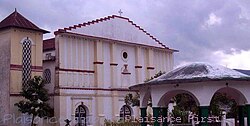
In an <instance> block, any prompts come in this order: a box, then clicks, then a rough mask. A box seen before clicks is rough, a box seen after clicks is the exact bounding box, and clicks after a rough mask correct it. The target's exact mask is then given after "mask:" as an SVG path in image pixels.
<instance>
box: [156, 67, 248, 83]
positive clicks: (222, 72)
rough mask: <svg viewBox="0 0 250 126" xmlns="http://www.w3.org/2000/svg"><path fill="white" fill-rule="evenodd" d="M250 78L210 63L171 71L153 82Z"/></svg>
mask: <svg viewBox="0 0 250 126" xmlns="http://www.w3.org/2000/svg"><path fill="white" fill-rule="evenodd" d="M247 77H250V76H248V75H245V74H243V73H240V72H238V71H236V70H232V69H229V68H226V67H223V66H219V65H211V64H208V63H192V64H188V65H185V66H182V67H179V68H176V69H174V70H173V71H170V72H168V73H166V74H164V75H162V76H160V77H159V78H156V79H154V80H153V81H156V80H158V81H160V80H166V79H167V80H174V79H193V78H210V79H223V78H247Z"/></svg>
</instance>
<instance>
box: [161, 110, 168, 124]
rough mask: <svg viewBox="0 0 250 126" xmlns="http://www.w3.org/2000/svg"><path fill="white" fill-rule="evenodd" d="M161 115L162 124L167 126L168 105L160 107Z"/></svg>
mask: <svg viewBox="0 0 250 126" xmlns="http://www.w3.org/2000/svg"><path fill="white" fill-rule="evenodd" d="M161 110H162V117H163V120H162V121H163V123H162V126H167V125H168V107H162V108H161Z"/></svg>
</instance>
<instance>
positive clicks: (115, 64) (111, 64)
mask: <svg viewBox="0 0 250 126" xmlns="http://www.w3.org/2000/svg"><path fill="white" fill-rule="evenodd" d="M117 65H118V63H110V66H117Z"/></svg>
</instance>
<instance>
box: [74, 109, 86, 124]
mask: <svg viewBox="0 0 250 126" xmlns="http://www.w3.org/2000/svg"><path fill="white" fill-rule="evenodd" d="M86 117H87V112H86V108H85V107H84V106H83V105H79V106H78V107H77V108H76V111H75V120H76V122H77V126H87V118H86Z"/></svg>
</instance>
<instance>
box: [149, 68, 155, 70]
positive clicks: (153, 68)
mask: <svg viewBox="0 0 250 126" xmlns="http://www.w3.org/2000/svg"><path fill="white" fill-rule="evenodd" d="M147 69H148V70H154V69H155V67H147Z"/></svg>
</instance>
